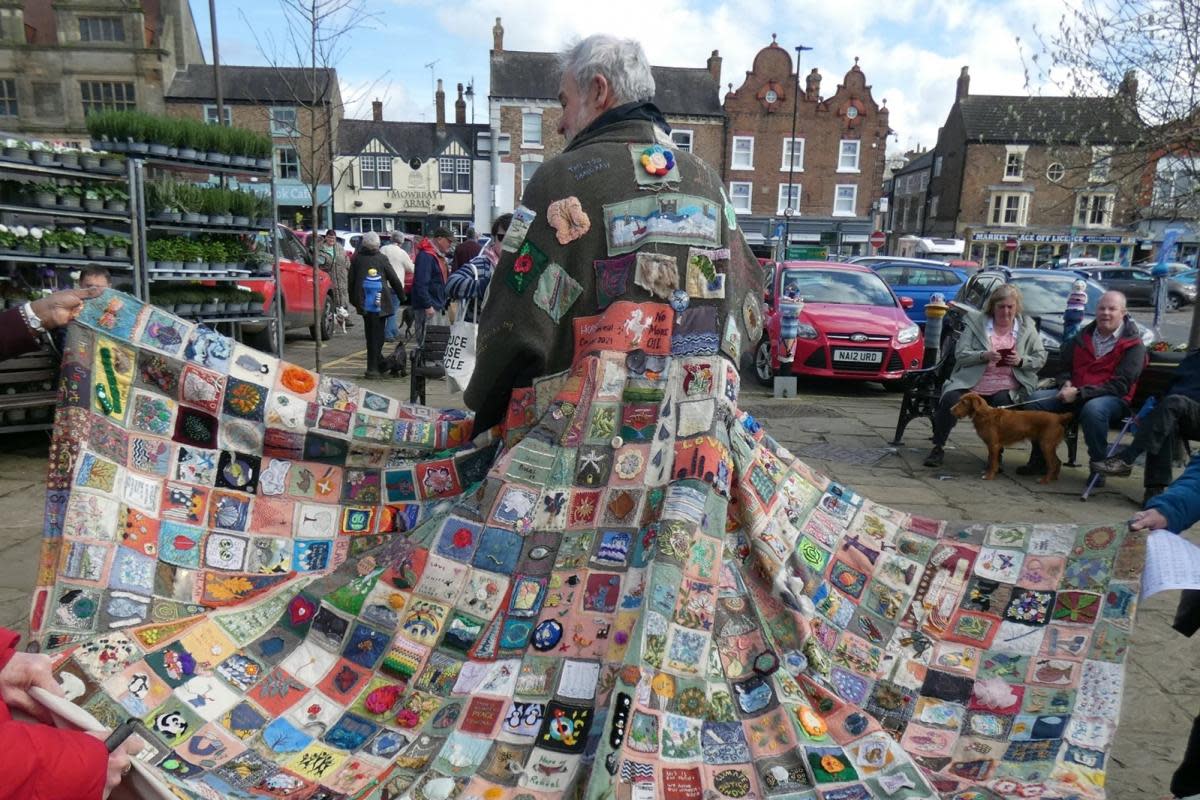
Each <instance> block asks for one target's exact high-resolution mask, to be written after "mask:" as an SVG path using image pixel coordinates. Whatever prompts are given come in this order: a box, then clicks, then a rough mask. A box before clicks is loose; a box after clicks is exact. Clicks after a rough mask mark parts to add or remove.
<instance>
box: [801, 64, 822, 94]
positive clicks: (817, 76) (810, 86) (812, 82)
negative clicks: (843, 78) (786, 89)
mask: <svg viewBox="0 0 1200 800" xmlns="http://www.w3.org/2000/svg"><path fill="white" fill-rule="evenodd" d="M804 99H805V100H808V101H810V102H813V103H815V102H817V101H818V100H820V99H821V73H819V72H817V68H816V67H813V68H812V72H810V73H808V77H807V78H805V79H804Z"/></svg>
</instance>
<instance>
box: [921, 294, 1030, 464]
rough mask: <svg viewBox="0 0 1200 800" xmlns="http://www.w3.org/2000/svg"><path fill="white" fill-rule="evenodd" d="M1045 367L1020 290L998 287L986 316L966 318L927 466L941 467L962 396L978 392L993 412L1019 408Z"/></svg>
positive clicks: (936, 418)
mask: <svg viewBox="0 0 1200 800" xmlns="http://www.w3.org/2000/svg"><path fill="white" fill-rule="evenodd" d="M1045 363H1046V348H1045V347H1044V346H1043V345H1042V337H1041V335H1040V334H1039V333H1038V329H1037V325H1036V324H1035V323H1034V321H1033V318H1032V317H1029V316H1027V315H1026V314H1025V313H1024V311H1023V305H1022V302H1021V290H1020V289H1018V288H1017V287H1016V286H1014V285H1012V284H1011V283H1008V284H1005V285H1003V286H1001V287H999V288H998V289H996V291H994V292H992V294H991V296H990V297H988V299H987V303H986V304H984V308H983V311H974V312H971V313H970V314H968V315H967V319H966V323H965V325H964V326H963V331H962V333H961V334H960V335H959V337H958V345H957V346H956V347H955V348H954V371H953V372H951V373H950V377H949V378H947V379H946V385H945V386H943V387H942V397H941V400H940V401H939V402H938V407H937V411H935V412H934V414H933V449H932V450H930V451H929V455H928V456H927V457H926V458H925V466H927V467H940V466H941V465H942V458H943V456H944V453H943V450H942V448H943V447H945V445H946V439H948V438H949V437H950V431H951V430H953V429H954V425H955V423H956V422H958V420H957V419H956V418H955V416H954V415H953V414H951V413H950V409H951V408H953V407H954V404H955V403H957V402H958V401H959V400H960V399H961V398H962V396H963V395H964V394H966V393H967V392H976V393H978V394H980V395H982V396H983V398H984V399H985V400H986V401H987V403H988V405H990V406H1007V405H1011V404H1013V403H1019V402H1021V401H1023V400H1024V399H1026V398H1027V397H1029V395H1030V394H1031V393H1032V392H1033V390H1034V389H1035V388H1037V373H1038V370H1039V369H1041V368H1042V366H1043V365H1044V364H1045Z"/></svg>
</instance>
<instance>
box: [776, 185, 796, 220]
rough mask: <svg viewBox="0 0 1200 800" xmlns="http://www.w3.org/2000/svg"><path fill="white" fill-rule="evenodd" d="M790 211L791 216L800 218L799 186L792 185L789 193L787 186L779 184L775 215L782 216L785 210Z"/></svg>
mask: <svg viewBox="0 0 1200 800" xmlns="http://www.w3.org/2000/svg"><path fill="white" fill-rule="evenodd" d="M789 208H790V209H791V210H792V216H800V184H798V183H793V184H792V185H791V192H790V193H789V191H788V184H786V183H781V184H779V205H778V206H777V207H776V208H775V213H776V214H782V213H784V211H786V210H787V209H789Z"/></svg>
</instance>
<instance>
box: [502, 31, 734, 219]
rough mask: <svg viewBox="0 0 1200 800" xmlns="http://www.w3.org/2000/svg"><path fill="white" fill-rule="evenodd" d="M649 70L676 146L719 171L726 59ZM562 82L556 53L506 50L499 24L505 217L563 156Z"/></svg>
mask: <svg viewBox="0 0 1200 800" xmlns="http://www.w3.org/2000/svg"><path fill="white" fill-rule="evenodd" d="M652 70H653V74H654V83H655V88H656V91H655V96H654V102H655V104H656V105H657V106H658V107H659V109H661V110H662V112H663V114H664V115H665V116H666V118H667V122H669V123H670V125H671V128H672V134H671V136H672V139H674V141H675V144H676V146H677V147H679V148H680V149H682V150H688V151H690V152H692V153H694V154H696V155H697V156H699V157H700V158H702V159H704V160H705V161H706V162H708V164H709V165H710V166H712V168H713V169H715V170H717V171H718V172H721V171H722V166H723V163H722V153H723V150H724V139H725V120H724V113H723V111H722V109H721V104H720V100H719V98H718V91H719V88H718V87H719V86H720V82H721V56H720V55H719V54H718V52H717V51H716V50H714V51H712V55H711V56H709V58H708V60H707V62H706V65H705V66H704V67H703V68H690V67H682V68H681V67H652ZM560 76H561V73H560V71H559V67H558V54H557V53H538V52H527V51H518V50H505V49H504V27H503V26H502V25H501V24H500V18H499V17H497V18H496V24H495V26H494V27H493V28H492V51H491V91H490V96H489V99H488V108H489V118H490V125H491V129H492V134H491V136H492V137H495V138H496V139H497V141H498V142H499V154H500V157H499V159H498V161H499V163H498V164H496V166H497V170H496V176H497V177H496V183H497V185H498V187H499V188H498V192H497V194H496V200H497V207H498V209H499V211H500V212H501V213H503V212H505V211H509V210H511V209H512V208H513V207H514V206H515V205H516V204H517V202H519V200H520V197H521V193H522V191H523V189H524V187H525V184H527V183H528V182H529V179H530V178H531V177H533V173H534V172H536V171H537V168H538V166H539V165H540V164H542V162H544V161H546V160H548V159H550V158H553V157H554V156H556V155H558V154H559V153H561V152H562V150H563V147H564V144H565V143H564V141H563V138H562V136H560V135H559V133H558V123H559V121H560V120H561V118H562V110H561V108H560V106H559V102H558V84H559V78H560ZM489 138H490V137H489ZM493 163H495V162H493Z"/></svg>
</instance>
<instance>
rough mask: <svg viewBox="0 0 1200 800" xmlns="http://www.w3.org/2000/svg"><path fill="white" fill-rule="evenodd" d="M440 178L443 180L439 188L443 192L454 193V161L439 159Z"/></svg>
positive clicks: (451, 159)
mask: <svg viewBox="0 0 1200 800" xmlns="http://www.w3.org/2000/svg"><path fill="white" fill-rule="evenodd" d="M438 177H439V178H440V179H441V180H440V183H439V186H440V188H441V190H442V191H443V192H453V191H454V159H453V158H439V159H438Z"/></svg>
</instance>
